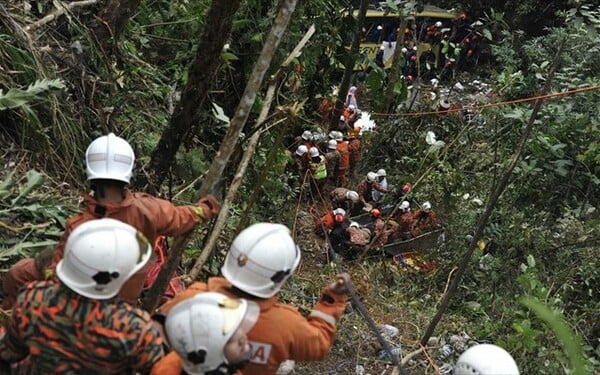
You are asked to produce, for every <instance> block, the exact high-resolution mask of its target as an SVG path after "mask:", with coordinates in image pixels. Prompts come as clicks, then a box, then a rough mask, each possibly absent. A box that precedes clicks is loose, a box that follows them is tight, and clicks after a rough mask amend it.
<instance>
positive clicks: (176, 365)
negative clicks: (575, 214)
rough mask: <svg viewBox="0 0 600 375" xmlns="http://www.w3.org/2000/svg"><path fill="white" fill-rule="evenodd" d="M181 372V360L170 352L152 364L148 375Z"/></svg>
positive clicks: (235, 374) (174, 374)
mask: <svg viewBox="0 0 600 375" xmlns="http://www.w3.org/2000/svg"><path fill="white" fill-rule="evenodd" d="M182 371H183V366H182V365H181V358H179V355H177V353H175V352H171V353H169V354H167V355H166V356H164V357H162V358H161V359H160V360H159V361H158V362H156V363H155V364H154V367H152V371H151V372H150V375H181V373H182ZM233 375H242V373H241V372H239V371H236V372H234V373H233Z"/></svg>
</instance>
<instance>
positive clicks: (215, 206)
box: [197, 194, 221, 220]
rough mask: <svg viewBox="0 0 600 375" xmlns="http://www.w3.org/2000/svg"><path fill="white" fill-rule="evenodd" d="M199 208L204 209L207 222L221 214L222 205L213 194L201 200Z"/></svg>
mask: <svg viewBox="0 0 600 375" xmlns="http://www.w3.org/2000/svg"><path fill="white" fill-rule="evenodd" d="M197 206H198V207H200V208H201V209H202V213H203V214H204V215H203V218H204V219H205V220H212V218H214V217H215V216H217V215H218V214H219V210H220V209H221V204H220V203H219V201H218V200H217V198H215V197H214V196H213V195H212V194H209V195H207V196H205V197H202V198H200V200H199V201H198V203H197Z"/></svg>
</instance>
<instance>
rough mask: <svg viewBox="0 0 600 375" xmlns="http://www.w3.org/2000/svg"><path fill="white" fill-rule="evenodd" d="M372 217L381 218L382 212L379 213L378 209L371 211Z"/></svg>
mask: <svg viewBox="0 0 600 375" xmlns="http://www.w3.org/2000/svg"><path fill="white" fill-rule="evenodd" d="M371 216H373V217H379V216H381V211H379V209H378V208H374V209H372V210H371Z"/></svg>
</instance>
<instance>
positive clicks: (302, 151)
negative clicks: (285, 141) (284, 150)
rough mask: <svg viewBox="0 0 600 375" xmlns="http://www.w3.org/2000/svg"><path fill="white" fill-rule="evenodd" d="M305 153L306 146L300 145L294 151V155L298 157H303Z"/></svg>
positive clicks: (306, 150)
mask: <svg viewBox="0 0 600 375" xmlns="http://www.w3.org/2000/svg"><path fill="white" fill-rule="evenodd" d="M307 152H308V147H306V145H300V146H298V148H297V149H296V155H298V156H303V155H304V154H306V153H307Z"/></svg>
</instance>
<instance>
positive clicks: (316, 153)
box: [308, 147, 319, 158]
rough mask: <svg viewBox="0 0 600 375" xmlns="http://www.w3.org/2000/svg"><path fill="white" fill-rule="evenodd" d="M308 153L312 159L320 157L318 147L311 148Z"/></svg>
mask: <svg viewBox="0 0 600 375" xmlns="http://www.w3.org/2000/svg"><path fill="white" fill-rule="evenodd" d="M308 152H309V153H310V157H311V158H316V157H318V156H319V149H318V148H316V147H311V148H310V150H308Z"/></svg>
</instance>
